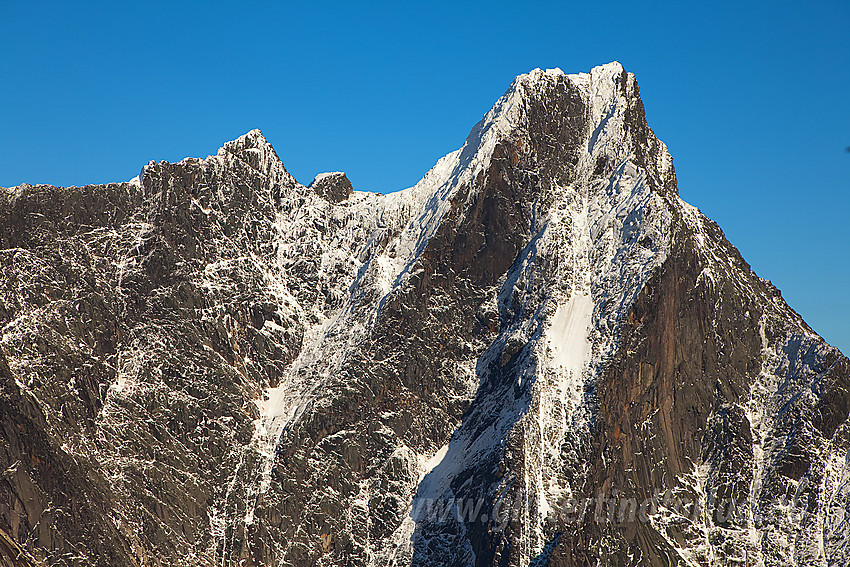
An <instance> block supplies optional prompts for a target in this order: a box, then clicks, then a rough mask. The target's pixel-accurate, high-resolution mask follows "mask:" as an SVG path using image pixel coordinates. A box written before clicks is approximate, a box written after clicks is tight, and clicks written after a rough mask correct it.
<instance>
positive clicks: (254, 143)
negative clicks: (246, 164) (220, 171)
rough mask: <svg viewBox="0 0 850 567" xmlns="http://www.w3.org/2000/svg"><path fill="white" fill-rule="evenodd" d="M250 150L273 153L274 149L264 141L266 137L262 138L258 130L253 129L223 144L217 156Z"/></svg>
mask: <svg viewBox="0 0 850 567" xmlns="http://www.w3.org/2000/svg"><path fill="white" fill-rule="evenodd" d="M250 149H256V150H263V151H271V152H274V148H272V145H271V144H270V143H269V142H268V140H266V137H265V136H263V133H262V132H261V131H260V130H259V129H256V128H255V129H254V130H251V131H250V132H248V133H246V134H243V135H241V136H239V137H238V138H236V139H235V140H232V141H230V142H225V144H224V145H223V146H222V147H221V149H220V150H218V153H219V155H221V154H222V153H225V152H227V153H231V154H239V153H240V152H242V151H244V150H250Z"/></svg>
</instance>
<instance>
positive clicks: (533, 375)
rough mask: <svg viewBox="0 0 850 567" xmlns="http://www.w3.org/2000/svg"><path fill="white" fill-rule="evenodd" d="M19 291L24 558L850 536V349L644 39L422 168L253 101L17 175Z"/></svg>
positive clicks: (509, 551) (629, 554)
mask: <svg viewBox="0 0 850 567" xmlns="http://www.w3.org/2000/svg"><path fill="white" fill-rule="evenodd" d="M0 289H2V294H0V328H2V336H0V354H1V355H2V356H0V380H2V382H0V437H2V443H0V470H2V471H4V472H3V475H2V478H0V558H5V557H8V560H7V562H8V563H9V564H13V565H15V564H24V565H26V564H31V563H39V562H42V563H45V564H48V565H89V564H94V565H110V566H118V565H187V566H188V565H256V566H259V565H291V566H296V565H299V566H300V565H364V566H365V565H458V566H460V565H523V566H524V565H545V564H547V563H548V564H549V565H596V564H600V565H629V564H634V565H637V564H642V565H676V564H681V565H824V564H825V565H845V564H846V562H847V561H848V558H850V523H848V521H847V519H846V518H847V517H848V514H850V488H848V487H850V466H848V464H847V460H846V455H847V440H848V425H847V418H848V413H850V389H848V386H850V363H848V360H847V359H846V358H845V357H844V356H843V355H842V354H841V353H840V352H838V351H837V350H836V349H834V348H832V347H830V346H829V345H827V344H826V343H825V342H824V341H823V340H822V339H821V338H820V337H818V336H817V335H816V334H815V333H814V332H813V331H812V330H811V329H810V328H809V327H808V326H807V325H806V324H805V323H804V322H803V321H802V319H801V318H800V317H799V315H797V313H795V312H794V311H793V310H792V309H791V308H790V307H788V306H787V305H786V304H785V302H784V301H783V299H782V297H781V295H780V293H779V291H778V290H777V289H776V288H774V287H773V286H772V285H771V284H770V282H768V281H766V280H762V279H760V278H759V277H757V276H756V275H755V274H754V273H753V271H752V270H751V269H750V267H749V265H748V264H747V263H746V262H745V261H744V260H743V259H742V258H741V256H740V254H739V253H738V251H737V250H736V249H735V248H734V247H733V246H732V245H731V244H730V243H729V242H728V241H727V240H726V239H725V237H724V235H723V233H722V231H721V230H720V229H719V228H718V227H717V225H716V224H715V223H713V222H712V221H710V220H709V219H707V218H706V217H704V216H703V215H702V214H701V213H700V212H699V211H698V210H697V209H695V208H694V207H692V206H690V205H688V204H686V203H684V202H683V201H682V200H681V199H680V198H679V196H678V189H677V183H676V176H675V172H674V169H673V164H672V159H671V157H670V155H669V154H668V152H667V149H666V147H665V146H664V144H663V143H661V142H660V141H659V140H657V139H656V138H655V136H654V134H653V133H652V131H651V130H650V128H649V127H648V125H647V122H646V117H645V113H644V108H643V104H642V102H641V100H640V95H639V91H638V87H637V83H636V82H635V79H634V77H633V76H632V75H631V74H629V73H627V72H625V71H624V70H623V68H622V67H621V66H620V65H619V64H618V63H611V64H608V65H604V66H602V67H597V68H595V69H593V70H592V71H591V72H590V73H588V74H584V73H582V74H578V75H566V74H564V73H563V72H561V71H560V70H557V69H555V70H547V71H541V70H535V71H532V72H531V73H529V74H527V75H522V76H519V77H517V78H516V80H515V81H514V82H513V84H512V85H511V87H510V88H509V89H508V91H507V92H506V93H505V95H504V96H503V97H502V98H501V99H500V100H499V101H498V102H497V103H496V105H495V106H494V107H493V109H492V110H490V112H488V113H487V115H485V116H484V118H483V119H482V121H481V122H479V124H478V125H477V126H476V127H475V128H474V129H473V131H472V132H471V133H470V135H469V137H468V138H467V140H466V142H465V143H464V145H463V146H462V147H461V148H460V149H459V150H457V151H455V152H453V153H451V154H448V155H447V156H446V157H444V158H442V159H441V160H440V161H439V162H438V163H437V164H436V165H435V166H434V168H433V169H432V170H431V171H429V172H428V173H427V174H426V175H425V177H424V178H423V179H422V180H421V181H420V182H419V183H418V184H417V185H416V186H414V187H411V188H409V189H405V190H403V191H399V192H397V193H390V194H387V195H379V194H371V193H364V192H359V191H353V190H352V187H351V183H350V182H349V181H348V179H347V178H346V177H345V175H344V174H341V173H334V174H323V175H320V176H318V177H317V178H316V180H314V181H313V183H311V184H310V186H309V187H305V186H303V185H300V184H299V183H297V182H296V181H295V180H294V179H293V178H292V177H291V176H290V175H289V174H288V173H287V171H286V170H285V168H284V167H283V165H282V164H281V162H280V160H279V159H278V156H277V155H276V154H275V152H274V150H273V149H272V147H271V146H270V145H269V144H268V142H267V141H266V140H265V139H264V138H263V136H262V135H261V134H260V132H259V131H256V130H255V131H252V132H249V133H248V134H246V135H245V136H243V137H241V138H239V139H238V140H235V141H233V142H229V143H227V144H225V146H224V147H223V148H222V149H221V150H219V152H218V153H217V154H216V155H215V156H210V157H208V158H206V159H204V160H199V159H186V160H183V161H181V162H179V163H175V164H170V163H166V162H161V163H154V162H151V163H150V164H148V165H147V166H145V167H144V168H143V170H142V172H141V174H140V175H139V177H138V178H135V179H134V180H132V181H130V182H127V183H120V184H110V185H103V186H87V187H81V188H77V187H71V188H56V187H49V186H29V185H22V186H19V187H15V188H11V189H3V190H0ZM4 542H5V543H4ZM15 562H18V563H15ZM21 562H23V563H21Z"/></svg>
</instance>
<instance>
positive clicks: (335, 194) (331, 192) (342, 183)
mask: <svg viewBox="0 0 850 567" xmlns="http://www.w3.org/2000/svg"><path fill="white" fill-rule="evenodd" d="M308 187H309V188H310V189H312V190H313V191H315V192H316V194H318V195H319V196H320V197H322V198H324V199H327V200H328V201H330V202H331V203H341V202H342V201H345V200H346V199H348V196H349V195H351V194H352V193H354V188H353V187H352V186H351V181H349V180H348V177H346V175H345V173H344V172H342V171H329V172H326V173H320V174H319V175H317V176H316V177H315V178H314V179H313V181H311V182H310V185H308Z"/></svg>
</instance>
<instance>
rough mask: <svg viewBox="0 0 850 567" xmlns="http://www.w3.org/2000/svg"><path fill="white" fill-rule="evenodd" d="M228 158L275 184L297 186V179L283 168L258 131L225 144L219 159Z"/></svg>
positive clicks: (272, 149)
mask: <svg viewBox="0 0 850 567" xmlns="http://www.w3.org/2000/svg"><path fill="white" fill-rule="evenodd" d="M227 156H235V157H236V158H237V159H239V160H241V161H242V162H244V163H246V164H248V165H249V166H251V167H252V168H254V169H256V170H257V171H259V172H260V173H262V174H263V175H266V176H268V177H269V178H271V179H272V180H273V181H274V182H279V183H282V184H284V185H288V186H294V185H295V179H293V178H292V176H291V175H289V173H288V172H287V171H286V168H285V167H283V163H281V161H280V158H279V157H278V155H277V152H275V151H274V148H273V147H272V145H271V144H270V143H269V142H268V140H266V138H265V136H263V133H262V132H260V131H259V130H257V129H254V130H251V131H250V132H248V133H247V134H244V135H242V136H239V137H238V138H236V139H235V140H233V141H231V142H227V143H225V144H224V145H223V146H222V147H221V149H219V150H218V157H219V158H226V157H227Z"/></svg>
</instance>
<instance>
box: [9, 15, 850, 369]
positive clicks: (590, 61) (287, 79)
mask: <svg viewBox="0 0 850 567" xmlns="http://www.w3.org/2000/svg"><path fill="white" fill-rule="evenodd" d="M119 4H120V5H119ZM124 4H125V3H106V2H104V3H92V2H73V3H72V2H62V3H58V2H56V3H28V2H14V3H12V2H8V3H5V5H4V7H3V10H2V17H0V81H2V83H0V85H2V87H0V132H2V136H0V185H2V186H11V185H17V184H19V183H22V182H25V181H26V182H31V183H35V182H43V183H52V184H56V185H81V184H85V183H100V182H106V181H116V180H126V179H129V178H131V177H133V176H134V175H136V174H137V173H138V172H139V169H140V168H141V167H142V165H144V164H145V163H147V161H148V160H151V159H155V160H160V159H166V160H172V161H174V160H179V159H181V158H183V157H185V156H200V157H203V156H206V155H208V154H211V153H215V151H216V149H217V148H218V147H219V146H220V145H221V144H222V143H223V142H225V141H226V140H229V139H233V138H235V137H237V136H239V135H241V134H243V133H244V132H246V131H248V130H250V129H251V128H260V129H262V130H263V132H264V133H265V135H266V137H267V138H268V139H269V140H270V141H271V142H272V144H273V145H274V146H275V148H276V149H277V152H278V154H279V155H280V157H281V159H282V160H283V162H284V164H285V165H286V167H287V168H288V169H289V171H290V172H291V173H292V174H293V175H295V177H296V178H297V179H298V180H299V181H301V182H302V183H308V182H309V181H310V180H311V179H312V177H313V175H315V174H316V173H318V172H320V171H327V170H344V171H347V172H348V174H349V177H350V178H351V180H352V182H353V183H354V185H355V188H357V189H362V190H374V191H382V192H386V191H392V190H396V189H400V188H404V187H407V186H409V185H412V184H413V183H415V182H416V181H417V180H418V179H419V177H420V176H421V175H422V174H423V173H424V172H425V171H426V170H428V169H429V168H430V166H431V165H433V163H434V162H435V161H436V160H437V158H439V157H440V156H442V155H443V154H445V153H448V152H449V151H451V150H453V149H455V148H456V147H458V146H460V145H461V143H462V142H463V140H464V138H465V137H466V134H467V133H468V131H469V129H470V128H471V127H472V126H473V125H474V124H475V122H477V121H478V119H479V118H480V117H481V116H482V115H483V114H484V113H485V112H486V111H487V110H488V109H489V108H490V106H491V105H492V104H493V102H495V100H496V99H497V98H498V97H499V96H500V95H501V94H502V92H503V91H504V90H505V89H506V88H507V87H508V85H509V84H510V82H511V80H512V78H513V77H514V76H515V75H517V74H519V73H524V72H527V71H528V70H530V69H532V68H534V67H544V68H546V67H556V66H557V67H561V68H562V69H563V70H564V71H566V72H579V71H586V70H588V69H590V68H591V67H593V66H595V65H598V64H601V63H605V62H608V61H611V60H618V61H620V62H621V63H623V65H624V66H625V67H626V69H627V70H629V71H632V72H634V73H635V74H636V75H637V79H638V82H639V84H640V86H641V92H642V94H643V98H644V102H645V105H646V110H647V115H648V118H649V122H650V125H651V126H652V128H653V129H654V130H655V132H656V133H657V134H658V136H659V137H660V138H661V139H662V140H664V141H665V142H666V143H667V145H668V146H669V148H670V151H671V153H672V154H673V157H674V160H675V164H676V169H677V172H678V175H679V185H680V191H681V194H682V196H683V197H684V198H685V199H686V200H688V201H690V202H691V203H693V204H695V205H696V206H698V207H700V208H701V209H702V210H703V211H704V212H706V213H707V214H708V215H709V216H711V217H712V218H714V219H715V220H717V221H718V222H719V223H720V225H721V226H722V227H723V229H724V230H725V232H726V234H727V236H728V237H729V238H730V240H731V241H732V242H733V243H734V244H735V245H737V246H738V247H739V248H740V250H741V252H742V253H743V255H744V257H745V258H746V259H747V260H748V261H749V262H750V263H751V264H752V265H753V267H754V268H755V269H756V271H757V272H758V273H759V275H761V276H762V277H765V278H769V279H771V280H773V282H774V283H776V284H777V285H778V286H779V288H780V289H782V291H783V294H784V296H785V297H786V299H788V301H789V303H790V304H791V305H792V307H794V308H795V309H797V310H798V311H799V312H800V313H801V314H802V315H803V316H804V318H805V319H806V320H807V321H808V322H809V324H810V325H811V326H812V327H813V328H814V329H815V330H816V331H818V332H820V333H821V334H822V335H823V336H824V337H825V338H826V339H827V340H829V341H830V342H831V343H833V344H835V345H836V346H838V347H840V348H842V350H843V351H844V352H845V353H847V354H850V285H848V280H850V261H848V260H850V254H848V244H850V236H849V235H850V233H848V222H847V211H848V208H850V192H848V189H850V187H848V185H850V181H849V180H850V152H847V151H846V150H845V148H846V147H847V146H850V105H848V100H850V2H847V1H846V0H836V1H822V2H782V1H773V2H754V3H750V2H746V3H739V2H726V3H716V4H715V3H711V4H709V3H704V2H700V3H696V2H694V3H690V4H692V6H689V7H685V6H680V5H679V3H672V2H671V3H669V4H667V5H661V3H655V2H635V1H630V2H615V1H611V2H607V3H604V4H602V5H599V6H595V7H590V6H589V5H590V4H591V3H590V2H586V1H584V2H575V3H568V2H563V1H561V2H551V3H533V4H532V3H526V2H500V1H491V2H445V3H443V2H438V3H407V2H388V3H371V4H370V3H365V2H352V3H329V2H313V3H307V2H299V3H292V4H289V3H272V2H269V3H259V2H244V3H237V2H208V3H201V2H197V3H195V2H185V3H183V2H181V3H176V2H175V3H170V2H169V3H165V2H162V3H160V2H146V3H138V4H135V5H134V6H133V7H127V6H125V5H124ZM178 4H179V5H178Z"/></svg>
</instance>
